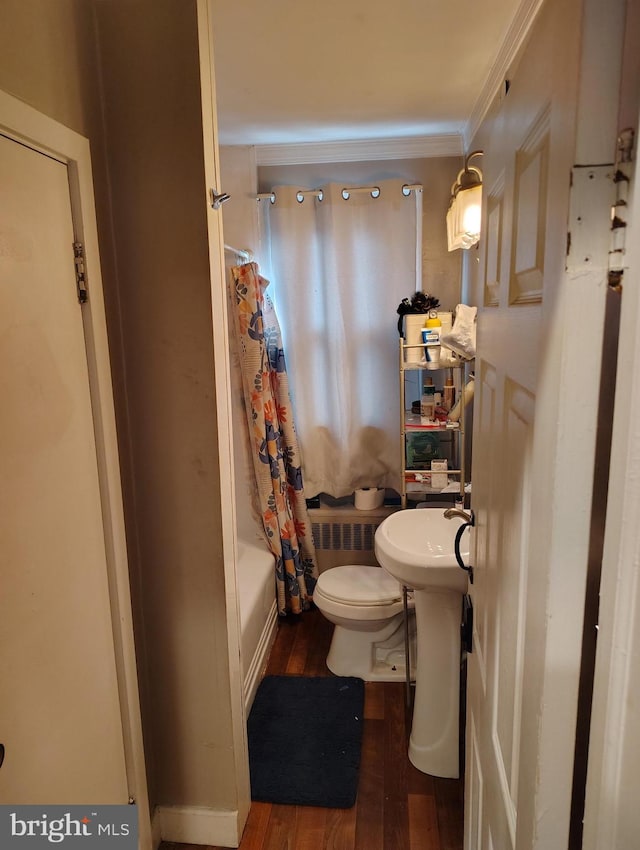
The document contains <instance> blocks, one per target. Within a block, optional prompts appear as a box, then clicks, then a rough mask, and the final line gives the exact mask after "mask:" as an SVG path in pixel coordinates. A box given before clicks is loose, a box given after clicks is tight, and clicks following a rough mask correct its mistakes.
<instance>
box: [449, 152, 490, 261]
mask: <svg viewBox="0 0 640 850" xmlns="http://www.w3.org/2000/svg"><path fill="white" fill-rule="evenodd" d="M482 154H483V151H473V153H470V154H469V155H468V156H466V157H465V160H464V168H463V169H462V171H459V172H458V176H457V178H456V182H455V183H454V184H453V186H452V187H451V199H450V200H449V209H448V210H447V246H448V249H449V251H455V250H456V249H458V248H471V247H472V246H473V245H475V244H476V243H477V242H478V240H479V239H480V224H481V220H482V172H481V171H480V169H479V168H476V167H475V166H473V165H469V160H470V159H472V158H473V157H474V156H482Z"/></svg>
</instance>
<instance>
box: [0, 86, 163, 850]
mask: <svg viewBox="0 0 640 850" xmlns="http://www.w3.org/2000/svg"><path fill="white" fill-rule="evenodd" d="M0 132H1V133H3V134H4V135H6V136H7V137H8V138H10V139H13V140H14V141H16V142H19V143H21V144H24V145H27V146H28V147H30V148H33V149H34V150H36V151H39V152H40V153H43V154H46V155H47V156H51V157H53V158H54V159H56V160H58V161H59V162H61V163H63V164H64V165H66V167H67V173H68V175H69V195H70V200H71V211H72V217H73V227H74V238H75V239H76V240H77V241H79V242H82V244H83V246H84V252H85V269H86V275H87V280H88V288H89V300H88V301H87V302H86V304H84V306H83V307H82V312H81V315H82V322H83V330H84V337H85V347H86V352H87V367H88V375H89V387H90V395H91V410H92V417H93V424H94V432H95V444H96V458H97V465H98V478H99V485H100V502H101V510H102V522H103V527H104V535H105V554H106V564H107V580H108V584H109V601H110V608H111V612H110V613H111V623H112V631H113V642H114V652H115V663H116V672H117V678H118V689H119V695H118V696H119V701H120V714H121V718H122V735H123V744H124V756H125V765H126V772H127V786H128V793H129V797H130V798H131V799H132V800H135V803H136V805H137V807H138V818H139V847H140V848H144V849H145V850H146V848H151V846H152V839H151V821H150V814H149V798H148V791H147V778H146V768H145V757H144V746H143V737H142V720H141V715H140V699H139V692H138V675H137V666H136V654H135V643H134V633H133V615H132V608H131V593H130V586H129V565H128V558H127V547H126V536H125V524H124V509H123V503H122V489H121V481H120V463H119V455H118V443H117V435H116V421H115V410H114V405H113V387H112V382H111V366H110V359H109V346H108V339H107V325H106V317H105V309H104V297H103V289H102V277H101V272H100V255H99V250H98V231H97V223H96V213H95V199H94V192H93V177H92V169H91V154H90V148H89V140H88V139H86V138H85V137H84V136H81V135H80V134H79V133H76V132H74V131H73V130H70V129H69V128H68V127H65V126H64V125H63V124H60V123H59V122H58V121H55V120H54V119H52V118H50V117H49V116H47V115H44V114H43V113H41V112H38V111H37V110H36V109H34V108H32V107H31V106H29V105H27V104H25V103H23V102H22V101H21V100H18V99H17V98H15V97H13V96H12V95H10V94H8V93H7V92H4V91H2V90H0ZM71 252H72V246H71V245H70V246H69V253H70V257H72V253H71ZM78 309H80V307H79V308H78Z"/></svg>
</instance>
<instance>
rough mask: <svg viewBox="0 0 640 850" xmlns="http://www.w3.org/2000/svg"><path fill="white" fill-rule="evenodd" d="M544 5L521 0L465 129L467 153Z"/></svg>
mask: <svg viewBox="0 0 640 850" xmlns="http://www.w3.org/2000/svg"><path fill="white" fill-rule="evenodd" d="M543 2H544V0H522V2H521V3H520V6H519V7H518V9H517V11H516V13H515V15H514V17H513V20H512V21H511V26H510V27H509V29H508V31H507V34H506V36H505V39H504V41H503V42H502V46H501V47H500V51H499V52H498V55H497V57H496V60H495V62H494V63H493V65H492V66H491V70H490V71H489V75H488V77H487V79H486V80H485V84H484V86H483V87H482V90H481V92H480V95H479V96H478V99H477V100H476V102H475V105H474V107H473V110H472V111H471V115H470V116H469V120H468V121H467V124H466V126H465V128H464V131H463V142H464V147H465V150H468V149H469V148H470V146H471V143H472V141H473V137H474V136H475V134H476V133H477V132H478V128H479V127H480V125H481V124H482V122H483V120H484V118H485V116H486V114H487V112H488V111H489V109H490V107H491V104H492V103H493V101H494V99H495V96H496V94H497V93H498V92H499V91H500V89H501V88H502V85H503V83H504V80H505V77H506V74H507V72H508V70H509V67H510V66H511V64H512V62H513V60H514V59H515V58H516V56H517V55H518V51H519V50H520V48H521V47H522V45H523V43H524V40H525V39H526V37H527V35H528V34H529V30H530V29H531V26H532V24H533V22H534V20H535V19H536V16H537V14H538V12H539V11H540V7H541V6H542V4H543Z"/></svg>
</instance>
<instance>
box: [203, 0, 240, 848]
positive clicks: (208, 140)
mask: <svg viewBox="0 0 640 850" xmlns="http://www.w3.org/2000/svg"><path fill="white" fill-rule="evenodd" d="M196 9H197V17H198V48H199V58H200V96H201V104H202V136H203V142H204V171H205V183H206V185H205V186H203V202H204V203H206V208H207V233H208V241H209V266H210V274H211V306H212V326H213V348H214V364H215V366H214V370H215V385H216V416H217V423H218V452H219V474H220V496H221V498H220V503H221V507H220V514H221V521H222V552H223V562H224V581H225V596H226V611H227V645H228V659H229V687H230V698H231V721H232V734H233V739H232V746H233V757H234V762H235V768H236V769H235V784H236V794H237V805H238V809H237V828H238V838H237V840H238V843H239V842H240V840H241V837H242V832H243V829H244V827H245V824H246V821H247V818H248V817H249V810H250V808H251V783H250V774H249V746H248V741H247V712H246V705H245V694H244V676H243V670H242V662H241V655H240V648H241V625H240V601H239V589H238V576H237V562H238V552H237V549H238V546H237V531H236V529H237V521H236V495H235V465H234V452H233V439H234V438H233V420H232V409H233V405H232V397H231V362H230V354H229V351H230V349H229V321H228V311H227V304H228V299H227V284H226V280H227V279H226V271H225V263H224V235H223V229H222V211H221V209H219V208H218V209H214V208H213V207H212V204H211V202H210V197H209V192H210V190H212V189H215V191H216V192H221V191H222V189H221V186H220V175H221V172H220V159H219V153H218V113H217V108H216V95H215V92H216V86H215V63H214V38H213V17H214V15H213V0H196Z"/></svg>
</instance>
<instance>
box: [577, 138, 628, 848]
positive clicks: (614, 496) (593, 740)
mask: <svg viewBox="0 0 640 850" xmlns="http://www.w3.org/2000/svg"><path fill="white" fill-rule="evenodd" d="M638 131H640V128H638ZM637 139H638V136H637V134H636V150H635V151H634V157H633V158H634V161H635V162H636V163H637ZM637 173H638V172H637V166H636V174H635V190H634V189H633V186H632V189H631V191H632V192H633V197H632V199H631V201H630V205H629V208H628V209H629V214H628V227H627V230H626V232H625V244H626V246H627V249H628V251H627V255H626V257H625V272H624V277H623V282H622V309H621V317H620V334H619V348H618V359H617V381H616V398H615V403H614V408H613V434H612V440H611V463H610V470H609V487H608V501H607V517H606V526H605V535H604V550H603V557H602V574H601V581H600V586H599V599H600V605H599V616H598V638H597V649H596V663H595V674H594V680H593V702H592V715H591V728H590V736H589V760H588V768H587V785H586V800H585V810H584V833H583V847H584V848H585V850H597V848H599V847H604V846H607V847H609V848H611V850H618V848H623V847H626V846H630V844H629V843H628V842H629V835H630V831H633V833H634V834H635V832H636V830H637V824H638V815H637V799H638V797H637V795H638V788H639V780H638V775H637V767H636V765H637V757H638V752H639V747H640V732H639V731H638V730H639V729H640V725H639V721H640V668H639V667H638V664H637V660H636V656H637V641H638V638H640V625H639V624H638V619H637V618H638V610H639V606H640V526H638V515H639V514H640V294H639V293H638V268H639V266H638V261H639V260H640V251H639V250H638V244H639V242H640V191H638V184H637ZM632 778H633V779H634V781H631V782H630V781H629V780H630V779H632Z"/></svg>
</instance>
